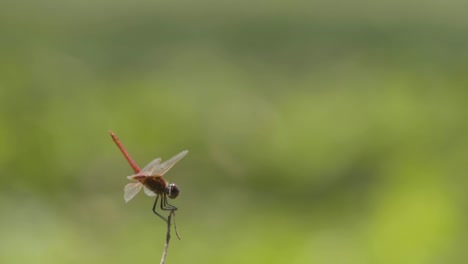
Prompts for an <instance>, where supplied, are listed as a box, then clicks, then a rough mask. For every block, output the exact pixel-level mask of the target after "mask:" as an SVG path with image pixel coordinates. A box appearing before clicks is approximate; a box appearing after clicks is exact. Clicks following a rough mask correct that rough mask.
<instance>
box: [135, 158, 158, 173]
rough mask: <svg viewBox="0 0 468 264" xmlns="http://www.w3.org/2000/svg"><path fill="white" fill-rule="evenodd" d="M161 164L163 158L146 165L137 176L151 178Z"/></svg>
mask: <svg viewBox="0 0 468 264" xmlns="http://www.w3.org/2000/svg"><path fill="white" fill-rule="evenodd" d="M160 162H161V158H157V159H154V160H153V161H151V162H150V163H148V165H146V166H145V167H144V168H143V169H142V170H141V171H140V172H139V173H138V174H137V175H140V176H151V175H153V171H154V170H155V169H156V167H157V166H158V165H159V163H160Z"/></svg>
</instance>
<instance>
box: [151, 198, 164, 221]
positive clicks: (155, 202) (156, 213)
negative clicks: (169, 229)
mask: <svg viewBox="0 0 468 264" xmlns="http://www.w3.org/2000/svg"><path fill="white" fill-rule="evenodd" d="M163 197H164V196H163ZM163 197H161V208H162V203H163ZM158 199H159V195H156V199H155V200H154V204H153V213H154V214H155V215H157V216H159V217H160V218H161V219H162V220H164V222H166V223H167V219H166V218H165V217H164V216H162V215H161V214H159V213H158V212H156V205H157V204H158Z"/></svg>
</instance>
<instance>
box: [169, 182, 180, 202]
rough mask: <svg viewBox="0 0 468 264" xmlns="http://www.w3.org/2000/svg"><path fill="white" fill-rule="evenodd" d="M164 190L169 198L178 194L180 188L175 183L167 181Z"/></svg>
mask: <svg viewBox="0 0 468 264" xmlns="http://www.w3.org/2000/svg"><path fill="white" fill-rule="evenodd" d="M166 192H167V196H169V198H171V199H174V198H176V197H177V196H178V195H179V193H180V190H179V187H177V185H175V183H169V185H168V186H167V187H166Z"/></svg>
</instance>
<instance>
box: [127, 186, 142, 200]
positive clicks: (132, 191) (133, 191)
mask: <svg viewBox="0 0 468 264" xmlns="http://www.w3.org/2000/svg"><path fill="white" fill-rule="evenodd" d="M142 186H143V185H142V184H141V183H139V182H131V183H129V184H127V185H125V188H124V192H125V193H124V199H125V202H126V203H128V201H130V200H131V199H132V198H133V197H135V195H137V193H138V192H139V191H140V190H141V187H142Z"/></svg>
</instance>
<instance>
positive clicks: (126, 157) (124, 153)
mask: <svg viewBox="0 0 468 264" xmlns="http://www.w3.org/2000/svg"><path fill="white" fill-rule="evenodd" d="M109 134H110V136H111V137H112V140H114V142H115V144H116V145H117V147H119V149H120V151H121V152H122V154H123V155H124V157H125V159H127V161H128V164H130V167H132V169H133V171H134V172H135V173H139V172H140V170H141V169H140V167H138V165H137V164H136V163H135V161H133V159H132V157H130V154H128V151H127V150H126V149H125V147H124V146H123V145H122V143H120V140H119V138H117V136H116V135H115V134H114V132H112V130H109Z"/></svg>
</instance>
